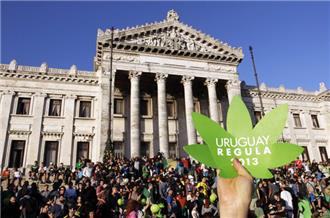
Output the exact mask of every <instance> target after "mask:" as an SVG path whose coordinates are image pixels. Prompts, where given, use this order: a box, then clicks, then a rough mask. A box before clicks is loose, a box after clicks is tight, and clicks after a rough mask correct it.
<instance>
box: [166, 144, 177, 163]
mask: <svg viewBox="0 0 330 218" xmlns="http://www.w3.org/2000/svg"><path fill="white" fill-rule="evenodd" d="M168 157H169V158H170V159H176V158H177V144H176V142H170V143H168Z"/></svg>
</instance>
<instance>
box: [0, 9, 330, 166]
mask: <svg viewBox="0 0 330 218" xmlns="http://www.w3.org/2000/svg"><path fill="white" fill-rule="evenodd" d="M111 33H112V32H111V30H109V29H107V30H105V31H102V30H98V34H97V44H96V46H97V49H96V55H95V58H94V69H95V71H93V72H86V71H79V70H77V67H76V66H75V65H73V66H72V67H71V68H70V69H55V68H49V67H48V66H47V64H46V63H43V64H42V65H41V66H40V67H30V66H21V65H18V64H17V63H16V61H15V60H13V61H12V62H11V63H10V64H1V65H0V78H1V79H0V112H1V113H0V114H1V122H0V125H1V127H0V156H1V166H2V167H6V166H9V167H27V166H29V165H31V164H33V163H34V161H35V160H38V161H39V162H45V163H46V165H47V164H49V163H50V162H55V163H64V164H65V165H71V166H74V164H75V162H76V160H77V158H79V157H81V156H84V157H88V158H90V159H91V160H92V161H100V160H102V157H103V153H104V149H105V145H106V141H107V133H108V131H109V122H110V120H111V119H110V117H113V119H112V122H111V123H112V125H111V126H112V128H111V130H110V132H111V133H112V139H113V142H114V151H115V154H116V155H118V156H126V157H134V156H143V155H147V156H148V155H149V156H152V155H154V154H156V153H157V152H159V151H160V152H163V153H164V154H165V155H166V156H167V157H170V158H175V157H179V156H183V155H186V154H185V153H184V151H183V149H182V147H183V146H184V145H186V144H192V143H198V142H201V138H200V137H199V136H198V135H197V134H196V131H195V129H194V126H193V123H192V119H191V113H192V112H193V111H197V112H200V113H203V114H206V115H208V116H210V117H211V118H212V119H213V120H215V121H216V122H219V123H220V124H221V125H223V126H224V123H225V117H226V111H227V108H228V104H229V103H228V102H230V100H231V99H232V97H233V96H235V95H241V96H242V98H243V100H244V101H245V102H246V104H247V106H248V108H249V110H250V112H251V117H252V119H253V121H254V123H256V122H257V120H258V119H260V116H261V112H260V111H261V107H260V104H259V99H258V96H257V90H256V87H253V86H248V85H246V84H245V83H244V82H241V81H240V79H239V74H238V71H237V67H238V65H239V63H240V62H241V60H242V59H243V53H242V50H241V49H240V48H233V47H230V46H229V45H228V44H226V43H224V42H221V41H219V40H217V39H214V38H212V37H211V36H209V35H205V34H204V33H202V32H200V31H198V30H195V29H193V28H192V27H190V26H187V25H185V24H183V23H181V22H180V21H179V16H178V14H177V13H176V12H175V11H173V10H171V11H169V12H168V14H167V18H166V19H165V20H163V21H161V22H155V23H150V24H145V25H141V26H136V27H133V28H126V29H122V30H119V29H116V30H114V32H113V37H114V38H113V39H114V44H113V67H112V78H111V80H110V57H111V53H110V47H111V46H110V45H111ZM110 82H111V84H110ZM110 88H111V89H112V90H111V91H112V94H113V95H112V97H111V98H109V93H110ZM260 88H261V95H262V99H263V102H264V108H265V111H266V112H267V111H269V110H271V109H272V108H274V107H275V106H276V105H279V104H282V103H288V104H289V109H290V112H289V113H290V114H289V119H288V122H287V126H286V128H285V130H284V132H283V137H282V140H285V141H290V142H292V143H297V144H299V145H301V146H304V148H305V153H304V155H302V157H301V158H304V159H310V160H313V159H315V160H318V161H321V160H323V161H325V160H327V159H328V155H330V153H329V152H330V146H329V140H330V90H328V89H327V88H326V87H325V85H324V84H323V83H321V84H320V90H318V91H316V92H306V91H304V90H302V89H301V88H298V89H297V90H286V89H285V88H284V87H280V88H277V89H275V88H269V87H266V85H265V84H262V85H261V86H260ZM110 99H111V103H112V104H111V105H112V107H111V110H109V105H110V104H109V103H110ZM110 114H111V116H110ZM238 116H239V115H238Z"/></svg>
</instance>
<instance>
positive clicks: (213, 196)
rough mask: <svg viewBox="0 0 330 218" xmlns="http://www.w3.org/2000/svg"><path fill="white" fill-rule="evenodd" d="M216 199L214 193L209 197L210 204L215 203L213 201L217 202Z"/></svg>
mask: <svg viewBox="0 0 330 218" xmlns="http://www.w3.org/2000/svg"><path fill="white" fill-rule="evenodd" d="M217 198H218V196H217V195H216V194H215V193H212V194H211V195H210V201H211V203H213V202H215V200H217Z"/></svg>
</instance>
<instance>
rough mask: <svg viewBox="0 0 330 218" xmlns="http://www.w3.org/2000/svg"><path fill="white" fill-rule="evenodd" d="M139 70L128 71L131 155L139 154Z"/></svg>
mask: <svg viewBox="0 0 330 218" xmlns="http://www.w3.org/2000/svg"><path fill="white" fill-rule="evenodd" d="M141 74H142V73H141V72H136V71H130V72H129V77H128V78H129V79H130V80H131V96H130V98H131V99H130V100H131V102H130V103H131V104H130V107H131V108H130V119H131V122H130V133H131V135H130V136H131V143H130V145H131V157H138V156H140V143H141V142H140V76H141Z"/></svg>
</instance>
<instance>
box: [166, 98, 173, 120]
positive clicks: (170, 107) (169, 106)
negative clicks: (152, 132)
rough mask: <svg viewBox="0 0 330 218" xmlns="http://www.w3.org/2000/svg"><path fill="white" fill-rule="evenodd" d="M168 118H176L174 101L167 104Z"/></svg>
mask: <svg viewBox="0 0 330 218" xmlns="http://www.w3.org/2000/svg"><path fill="white" fill-rule="evenodd" d="M167 116H168V117H172V118H173V117H175V104H174V101H168V102H167Z"/></svg>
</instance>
